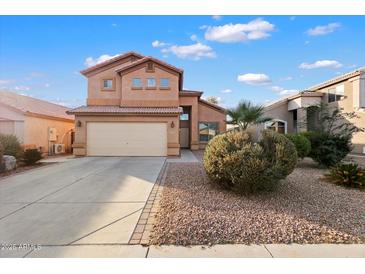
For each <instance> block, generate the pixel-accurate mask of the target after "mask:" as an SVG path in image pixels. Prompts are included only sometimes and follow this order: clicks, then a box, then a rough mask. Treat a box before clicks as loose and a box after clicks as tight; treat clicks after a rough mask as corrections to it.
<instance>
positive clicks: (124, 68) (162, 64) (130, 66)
mask: <svg viewBox="0 0 365 274" xmlns="http://www.w3.org/2000/svg"><path fill="white" fill-rule="evenodd" d="M147 62H153V63H156V64H158V65H160V66H162V67H165V68H167V69H169V70H172V71H175V72H177V73H180V74H181V73H183V70H182V69H180V68H177V67H175V66H173V65H170V64H168V63H166V62H163V61H161V60H159V59H156V58H153V57H151V56H145V57H143V58H142V59H140V60H138V61H136V62H133V63H131V64H130V65H128V66H125V67H122V68H119V69H117V70H116V72H117V73H122V72H124V71H126V70H129V69H131V68H133V67H136V66H138V65H141V64H144V63H147Z"/></svg>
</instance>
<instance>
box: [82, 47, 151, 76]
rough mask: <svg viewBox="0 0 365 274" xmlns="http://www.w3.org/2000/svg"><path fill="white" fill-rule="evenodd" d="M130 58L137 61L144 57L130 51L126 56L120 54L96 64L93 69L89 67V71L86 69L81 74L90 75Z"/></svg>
mask: <svg viewBox="0 0 365 274" xmlns="http://www.w3.org/2000/svg"><path fill="white" fill-rule="evenodd" d="M129 57H135V58H137V59H141V58H143V57H144V56H143V55H141V54H139V53H137V52H134V51H130V52H126V53H124V54H120V55H118V56H116V57H114V58H111V59H108V60H106V61H104V62H101V63H99V64H96V65H95V66H92V67H89V68H87V69H84V70H81V71H80V73H81V74H83V75H88V74H89V73H91V72H93V71H95V70H98V69H100V68H103V67H105V66H108V65H110V64H113V63H115V62H118V61H120V60H123V59H126V58H129Z"/></svg>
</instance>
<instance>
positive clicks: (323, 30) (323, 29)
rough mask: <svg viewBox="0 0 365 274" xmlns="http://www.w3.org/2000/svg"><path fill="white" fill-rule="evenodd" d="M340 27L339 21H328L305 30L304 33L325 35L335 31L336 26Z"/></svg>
mask: <svg viewBox="0 0 365 274" xmlns="http://www.w3.org/2000/svg"><path fill="white" fill-rule="evenodd" d="M340 27H341V24H340V23H330V24H328V25H324V26H316V27H314V28H311V29H309V30H307V31H306V33H307V34H308V35H310V36H319V35H326V34H329V33H332V32H334V31H336V30H337V29H338V28H340Z"/></svg>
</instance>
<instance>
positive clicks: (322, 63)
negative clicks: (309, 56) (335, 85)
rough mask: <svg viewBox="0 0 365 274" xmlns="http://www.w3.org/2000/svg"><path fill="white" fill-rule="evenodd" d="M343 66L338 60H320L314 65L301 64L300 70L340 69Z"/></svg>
mask: <svg viewBox="0 0 365 274" xmlns="http://www.w3.org/2000/svg"><path fill="white" fill-rule="evenodd" d="M340 67H342V64H341V63H340V62H338V61H336V60H319V61H316V62H314V63H312V64H309V63H301V64H300V65H299V68H301V69H316V68H340Z"/></svg>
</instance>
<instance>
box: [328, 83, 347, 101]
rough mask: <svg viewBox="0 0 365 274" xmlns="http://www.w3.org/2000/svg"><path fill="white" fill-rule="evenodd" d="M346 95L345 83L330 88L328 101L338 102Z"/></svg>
mask: <svg viewBox="0 0 365 274" xmlns="http://www.w3.org/2000/svg"><path fill="white" fill-rule="evenodd" d="M344 96H345V85H339V86H337V87H334V88H330V89H328V103H332V102H337V101H340V100H341V99H343V98H344Z"/></svg>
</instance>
